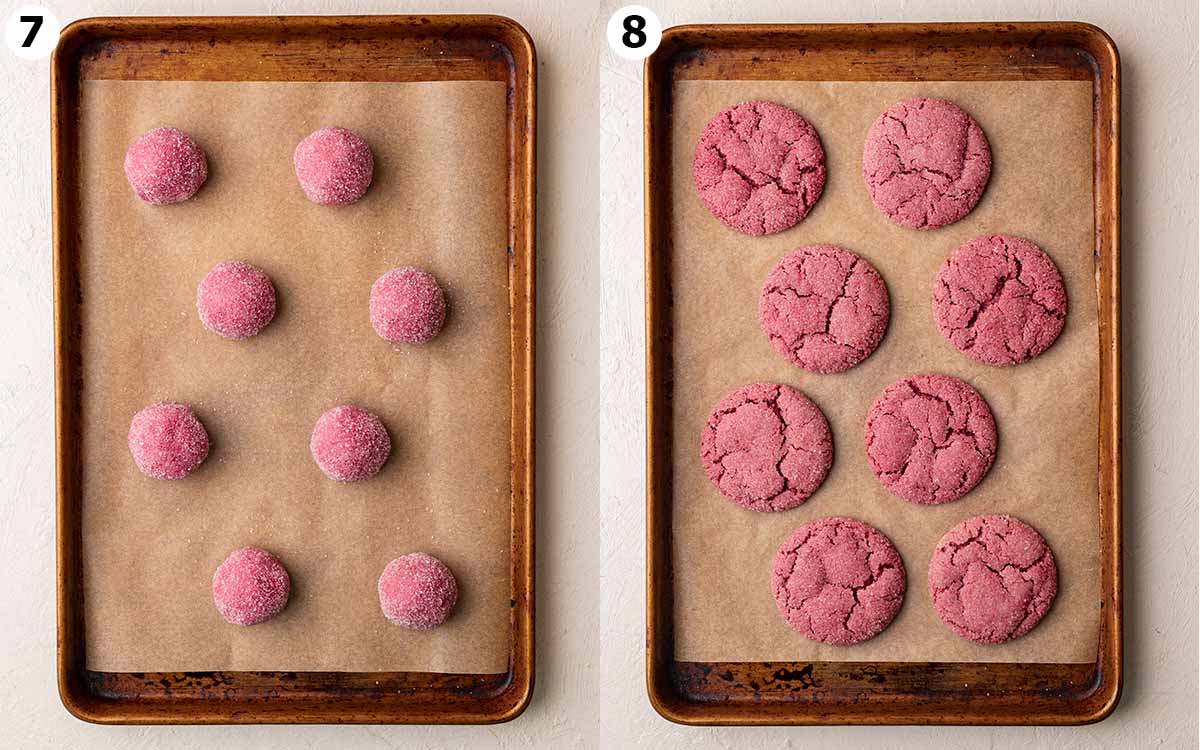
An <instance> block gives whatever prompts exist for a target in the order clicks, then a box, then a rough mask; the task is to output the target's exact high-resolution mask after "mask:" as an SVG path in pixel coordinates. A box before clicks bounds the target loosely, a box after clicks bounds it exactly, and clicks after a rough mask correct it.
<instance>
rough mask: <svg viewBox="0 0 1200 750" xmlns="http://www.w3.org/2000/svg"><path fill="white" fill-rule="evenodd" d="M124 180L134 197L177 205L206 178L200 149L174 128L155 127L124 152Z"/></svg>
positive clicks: (189, 137)
mask: <svg viewBox="0 0 1200 750" xmlns="http://www.w3.org/2000/svg"><path fill="white" fill-rule="evenodd" d="M125 177H126V179H128V180H129V186H130V187H132V188H133V192H134V193H136V194H137V197H139V198H141V199H142V200H144V201H146V202H147V203H153V204H155V205H165V204H168V203H179V202H180V201H185V200H187V199H188V198H191V197H192V196H193V195H195V194H196V191H198V190H199V189H200V186H201V185H203V184H204V181H205V180H207V179H208V160H207V159H206V158H205V157H204V150H203V149H202V148H200V145H199V144H198V143H196V141H195V139H193V138H192V137H191V136H190V135H188V134H187V133H185V132H183V131H182V130H178V129H176V128H155V129H154V130H151V131H149V132H148V133H145V134H144V135H142V136H141V137H140V138H138V139H137V140H136V141H134V142H133V143H132V144H131V145H130V146H129V149H128V150H127V151H126V152H125Z"/></svg>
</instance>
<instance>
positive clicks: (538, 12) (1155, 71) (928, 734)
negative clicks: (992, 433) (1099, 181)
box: [0, 0, 1198, 750]
mask: <svg viewBox="0 0 1200 750" xmlns="http://www.w3.org/2000/svg"><path fill="white" fill-rule="evenodd" d="M42 1H43V2H44V3H46V4H48V5H49V6H50V7H51V9H52V10H54V11H55V13H56V14H57V15H58V16H59V18H60V20H62V21H63V22H66V21H68V20H71V19H75V18H80V17H83V16H90V15H117V14H135V13H136V14H167V13H178V14H204V15H222V14H231V13H366V12H375V13H405V12H422V11H433V10H438V11H443V12H451V11H461V12H482V11H488V12H498V13H503V14H505V15H509V16H511V17H513V18H515V19H516V20H518V21H519V22H520V23H521V24H523V25H524V26H525V27H526V29H528V30H529V32H530V34H531V35H532V36H533V38H534V42H535V44H536V45H537V49H538V58H539V71H538V72H539V76H540V78H539V82H538V83H539V98H540V106H539V116H540V121H539V135H540V138H539V140H540V146H539V174H538V185H539V196H538V200H539V205H538V214H539V227H538V255H539V259H538V266H539V268H538V272H539V279H538V286H539V289H538V294H539V298H538V306H539V310H538V313H539V340H538V347H539V362H538V365H539V373H538V376H539V384H538V398H539V403H538V406H539V409H538V419H539V422H538V461H539V464H538V505H539V507H538V550H537V553H538V576H539V578H538V592H537V594H538V674H537V685H536V688H535V692H534V699H533V703H532V705H531V706H530V708H529V710H527V711H526V712H525V714H524V715H523V716H521V717H520V718H519V719H517V720H516V721H515V722H512V723H510V724H505V725H499V726H495V727H385V726H377V727H95V726H91V725H87V724H84V723H82V722H79V721H77V720H75V719H74V718H72V717H71V716H70V715H68V714H67V713H66V711H65V710H63V708H62V707H61V705H60V704H59V701H58V696H57V692H56V688H55V684H54V597H53V592H54V552H53V538H54V513H53V504H54V503H53V498H54V491H53V488H54V469H53V440H54V429H53V411H52V405H53V388H52V375H53V348H52V342H53V334H52V329H51V304H50V300H51V292H50V289H51V276H50V208H49V206H50V157H49V109H50V104H49V86H48V63H46V62H45V61H43V62H38V63H29V62H23V61H19V60H17V59H16V58H15V57H13V56H12V55H11V54H9V53H8V52H7V50H0V326H2V327H0V342H2V343H3V345H4V347H5V352H4V356H3V357H0V561H2V562H3V565H0V612H2V614H0V746H4V747H16V748H26V747H28V748H74V747H81V748H84V747H86V748H93V747H96V748H99V747H112V748H128V749H133V748H139V749H142V748H144V749H146V750H158V749H159V748H175V747H196V748H222V750H223V749H224V748H281V749H284V748H286V749H287V750H295V749H300V748H326V747H328V748H339V749H340V748H458V747H471V748H490V747H495V748H524V747H547V748H573V747H583V748H590V747H611V748H626V747H651V748H669V747H681V748H697V749H699V748H740V747H752V748H756V749H757V748H762V749H764V750H771V749H773V748H793V747H794V748H805V749H806V750H807V749H808V748H856V747H872V748H887V749H888V750H890V749H891V748H909V747H911V748H921V749H922V750H938V749H940V748H974V747H980V748H1007V747H1022V748H1035V749H1039V750H1040V749H1041V748H1045V749H1046V750H1050V749H1051V748H1054V749H1057V748H1070V749H1074V748H1080V749H1082V748H1098V747H1103V748H1194V747H1196V745H1197V648H1196V646H1197V619H1196V615H1197V598H1196V593H1197V568H1196V543H1197V525H1196V524H1197V509H1196V508H1197V499H1198V498H1197V406H1198V404H1197V365H1198V362H1197V353H1196V352H1197V350H1196V345H1197V334H1196V328H1197V296H1196V295H1197V255H1198V253H1197V224H1196V213H1197V146H1196V144H1197V68H1196V56H1197V14H1196V3H1195V1H1194V0H1171V1H1170V2H1153V1H1142V2H1129V3H1118V2H1099V1H1098V0H1092V1H1091V2H1089V1H1087V0H1074V1H1072V2H1065V1H1061V2H1049V1H1048V0H1043V1H1041V2H1038V0H1027V1H1026V2H1016V1H1013V0H990V1H988V2H984V1H983V0H930V1H929V2H905V1H904V0H895V1H894V2H882V1H881V2H873V3H866V2H863V3H856V2H852V1H851V0H808V1H807V2H804V3H800V2H782V0H774V2H770V1H767V0H692V1H691V2H689V1H688V0H660V1H659V2H655V1H654V0H640V1H641V2H642V3H643V4H648V5H650V6H651V7H652V8H654V9H655V10H656V11H657V12H658V14H659V15H660V17H661V18H662V20H663V23H664V25H667V26H670V25H674V24H680V23H688V22H735V21H772V22H785V21H793V22H799V21H809V22H818V21H869V20H870V21H885V20H905V21H933V20H1026V19H1037V18H1044V19H1072V20H1086V21H1090V22H1092V23H1096V24H1098V25H1100V26H1101V27H1103V28H1104V29H1105V30H1107V31H1108V32H1109V33H1110V34H1111V35H1112V36H1113V38H1114V39H1115V40H1116V42H1117V45H1118V47H1119V48H1120V50H1121V56H1122V67H1123V75H1124V81H1123V89H1124V107H1123V125H1124V136H1125V139H1124V149H1123V152H1124V153H1123V156H1124V195H1125V197H1124V238H1123V239H1124V242H1123V244H1124V255H1125V264H1124V268H1123V273H1124V278H1123V281H1124V284H1123V288H1124V299H1123V302H1124V309H1125V340H1124V341H1125V380H1124V386H1125V401H1126V412H1125V475H1126V483H1125V503H1126V504H1125V519H1126V537H1125V575H1126V610H1125V620H1126V644H1127V653H1126V662H1125V666H1126V682H1125V696H1124V698H1123V700H1122V702H1121V705H1120V706H1119V707H1118V708H1117V711H1116V713H1115V714H1114V715H1113V716H1112V717H1111V718H1110V719H1108V720H1107V721H1105V722H1102V723H1101V724H1098V725H1095V726H1091V727H1084V728H1062V729H1056V728H1032V727H1031V728H995V729H986V728H958V727H942V728H920V727H874V728H861V727H831V728H793V729H785V728H749V729H720V728H714V729H698V728H685V727H678V726H675V725H672V724H669V723H667V722H666V721H664V720H662V719H660V718H659V717H658V716H657V715H656V714H655V713H654V712H653V710H652V709H651V708H650V706H649V703H648V702H647V701H646V697H645V690H644V687H643V684H644V680H643V657H642V654H643V647H644V631H643V627H644V619H643V605H644V585H643V570H644V568H643V558H644V541H643V539H644V535H643V531H644V516H643V507H644V505H643V489H644V484H643V478H644V471H643V456H644V452H643V448H644V441H643V421H642V414H643V406H642V405H643V395H644V387H643V372H642V361H643V344H642V339H643V336H642V309H643V308H642V197H641V189H642V188H641V185H642V181H641V123H642V110H641V101H642V100H641V96H642V92H641V66H640V64H637V63H632V62H627V61H624V60H621V59H620V58H617V57H616V56H615V55H612V54H610V53H609V52H607V50H606V48H605V47H604V42H603V24H604V22H605V21H606V20H607V18H608V15H609V14H610V13H611V12H612V10H614V9H615V8H616V7H617V6H619V5H621V4H622V3H620V2H611V3H600V2H597V1H596V0H593V2H574V3H571V2H556V1H555V0H543V2H536V1H535V0H495V2H492V3H483V2H480V3H466V2H456V1H453V0H425V2H423V3H421V2H407V1H404V2H380V1H377V0H372V1H369V2H350V1H349V0H347V1H345V2H341V3H338V2H319V1H314V0H304V1H300V2H267V3H263V2H251V1H250V0H243V1H242V2H237V1H232V0H224V1H222V2H188V1H187V0H164V1H163V2H157V3H155V2H136V1H133V0H129V1H127V2H115V1H113V2H107V1H106V2H66V1H65V0H64V1H62V2H55V0H42ZM16 4H17V3H15V2H12V0H8V2H6V3H5V4H4V5H3V6H0V10H3V15H4V16H5V17H7V15H8V13H9V12H10V10H11V8H12V7H13V6H15V5H16ZM568 5H570V6H572V7H571V8H570V9H569V10H567V9H565V8H564V7H563V6H568Z"/></svg>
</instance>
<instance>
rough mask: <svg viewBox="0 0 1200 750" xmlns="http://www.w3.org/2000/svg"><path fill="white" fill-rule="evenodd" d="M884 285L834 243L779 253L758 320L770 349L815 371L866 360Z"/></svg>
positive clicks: (880, 327)
mask: <svg viewBox="0 0 1200 750" xmlns="http://www.w3.org/2000/svg"><path fill="white" fill-rule="evenodd" d="M889 315H890V306H889V301H888V292H887V285H886V284H884V283H883V278H882V277H881V276H880V275H879V272H878V271H876V270H875V267H874V266H872V265H871V264H870V263H868V262H867V261H866V260H864V259H862V258H861V257H859V256H858V255H856V254H855V253H852V252H850V251H849V250H846V249H844V248H840V247H837V246H835V245H809V246H808V247H802V248H800V249H798V250H795V251H793V252H791V253H789V254H788V255H786V256H784V258H783V260H781V261H779V264H778V265H776V266H775V269H774V270H773V271H771V274H770V275H769V276H768V277H767V280H766V282H765V283H764V284H763V288H762V294H761V296H760V297H759V301H758V322H759V325H760V326H761V327H762V330H763V332H764V333H766V334H767V337H768V338H770V340H771V345H772V346H773V347H775V351H777V352H779V353H780V354H782V355H783V356H784V357H786V358H787V359H788V360H790V361H791V362H792V363H793V364H795V365H797V366H799V367H802V368H804V369H805V370H808V371H809V372H816V373H830V372H841V371H842V370H846V369H849V368H851V367H853V366H854V365H856V364H858V363H859V362H861V361H863V360H864V359H866V358H867V357H868V356H870V355H871V352H873V351H875V348H876V347H877V346H879V342H880V340H881V339H882V338H883V334H884V331H886V330H887V324H888V317H889Z"/></svg>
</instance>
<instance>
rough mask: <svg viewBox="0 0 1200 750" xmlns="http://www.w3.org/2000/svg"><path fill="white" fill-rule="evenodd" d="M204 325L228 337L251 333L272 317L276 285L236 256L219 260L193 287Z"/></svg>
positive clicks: (234, 337)
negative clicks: (194, 287) (229, 259)
mask: <svg viewBox="0 0 1200 750" xmlns="http://www.w3.org/2000/svg"><path fill="white" fill-rule="evenodd" d="M196 310H197V312H199V313H200V322H202V323H204V327H205V328H207V329H208V330H210V331H212V332H213V333H216V334H218V335H221V336H224V337H225V338H227V339H245V338H249V337H251V336H254V335H255V334H257V333H258V332H259V331H261V330H262V329H263V328H265V327H266V325H267V324H268V323H270V322H271V319H272V318H274V317H275V287H274V285H272V284H271V279H270V277H268V276H267V275H266V274H265V273H263V272H262V271H261V270H259V269H258V268H255V267H254V266H252V265H250V264H249V263H243V262H241V261H237V260H231V261H225V262H223V263H218V264H217V265H216V266H214V267H213V269H212V270H211V271H209V272H208V274H207V275H206V276H205V277H204V279H203V280H201V282H200V284H199V285H198V286H197V287H196Z"/></svg>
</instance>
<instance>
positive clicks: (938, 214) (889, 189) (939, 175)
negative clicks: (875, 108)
mask: <svg viewBox="0 0 1200 750" xmlns="http://www.w3.org/2000/svg"><path fill="white" fill-rule="evenodd" d="M862 172H863V180H865V181H866V183H867V191H868V192H869V193H870V194H871V201H872V202H873V203H874V204H875V207H876V208H878V209H879V210H880V211H881V212H883V213H884V214H886V215H887V216H888V217H889V218H891V220H892V221H894V222H895V223H897V224H899V225H900V226H903V227H908V228H910V229H934V228H936V227H943V226H946V225H947V224H953V223H954V222H956V221H958V220H959V219H961V218H962V217H964V216H966V215H967V214H968V213H969V212H970V211H971V209H972V208H974V207H975V204H976V203H978V202H979V198H980V196H982V195H983V189H984V188H985V187H986V186H987V182H988V177H989V176H990V175H991V172H992V151H991V148H990V147H989V145H988V140H987V136H985V135H984V133H983V130H982V129H981V128H980V127H979V123H977V122H975V120H974V118H972V117H971V116H970V115H968V114H967V113H966V112H964V111H963V110H962V109H961V108H960V107H959V106H958V105H956V104H954V103H953V102H948V101H946V100H944V99H927V98H919V99H910V100H908V101H903V102H898V103H896V104H893V105H892V106H891V107H888V109H887V110H886V111H885V112H884V113H883V114H882V115H880V116H879V119H878V120H876V121H875V123H874V124H873V125H872V126H871V129H870V131H869V132H868V133H867V142H866V145H865V146H864V147H863V164H862Z"/></svg>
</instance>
